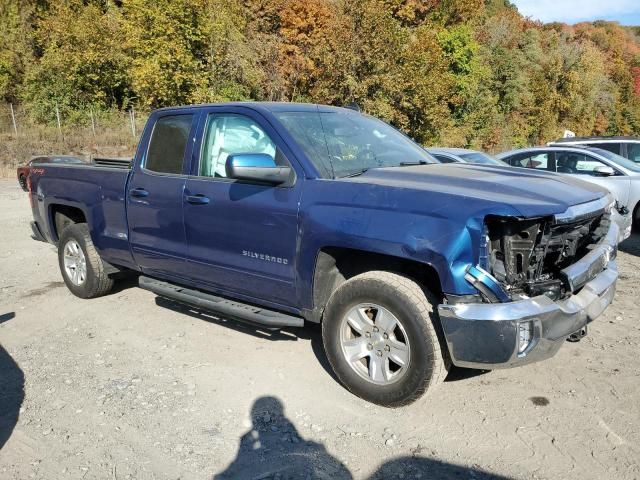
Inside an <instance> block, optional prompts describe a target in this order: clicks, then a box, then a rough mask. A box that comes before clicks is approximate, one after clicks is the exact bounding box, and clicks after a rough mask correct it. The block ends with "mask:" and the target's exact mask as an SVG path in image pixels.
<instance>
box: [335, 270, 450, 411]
mask: <svg viewBox="0 0 640 480" xmlns="http://www.w3.org/2000/svg"><path fill="white" fill-rule="evenodd" d="M431 297H432V296H431V294H430V293H428V292H425V291H424V290H423V289H422V288H421V287H420V286H419V285H418V284H417V283H416V282H414V281H413V280H411V279H409V278H407V277H404V276H402V275H397V274H394V273H390V272H384V271H372V272H367V273H364V274H361V275H357V276H355V277H353V278H351V279H349V280H348V281H346V282H345V283H343V284H342V285H341V286H340V287H339V288H338V289H337V290H336V291H335V292H334V293H333V294H332V296H331V298H330V299H329V302H328V304H327V307H326V309H325V313H324V317H323V323H322V338H323V343H324V347H325V351H326V353H327V357H328V359H329V363H331V366H332V368H333V370H334V372H335V373H336V375H337V376H338V378H339V379H340V381H341V382H342V383H343V384H344V385H345V387H346V388H347V389H348V390H349V391H351V392H352V393H354V394H355V395H358V396H359V397H362V398H363V399H365V400H367V401H370V402H373V403H376V404H378V405H383V406H386V407H398V406H401V405H406V404H409V403H412V402H414V401H415V400H416V399H418V398H419V397H420V396H422V394H424V393H425V392H426V391H427V389H430V388H433V387H435V386H436V385H438V384H439V383H441V382H442V381H443V380H444V378H445V377H446V375H447V372H448V369H449V365H450V362H449V361H448V358H447V354H446V352H445V351H444V349H443V348H442V347H443V345H442V344H441V342H440V340H439V339H438V333H437V330H436V328H438V324H437V319H436V318H434V315H436V313H435V312H434V307H433V305H434V304H435V301H434V298H431Z"/></svg>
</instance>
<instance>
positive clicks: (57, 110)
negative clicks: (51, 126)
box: [56, 102, 64, 141]
mask: <svg viewBox="0 0 640 480" xmlns="http://www.w3.org/2000/svg"><path fill="white" fill-rule="evenodd" d="M56 119H57V120H58V133H59V134H60V138H61V139H62V141H64V135H62V122H61V121H60V109H59V108H58V102H56Z"/></svg>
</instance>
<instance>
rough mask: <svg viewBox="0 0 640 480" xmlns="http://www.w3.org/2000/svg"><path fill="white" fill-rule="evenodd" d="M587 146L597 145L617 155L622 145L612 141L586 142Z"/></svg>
mask: <svg viewBox="0 0 640 480" xmlns="http://www.w3.org/2000/svg"><path fill="white" fill-rule="evenodd" d="M588 146H589V147H598V148H601V149H603V150H608V151H609V152H612V153H617V154H618V155H622V152H621V151H620V147H621V146H622V144H621V143H614V142H603V143H590V144H588Z"/></svg>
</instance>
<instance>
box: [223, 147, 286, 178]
mask: <svg viewBox="0 0 640 480" xmlns="http://www.w3.org/2000/svg"><path fill="white" fill-rule="evenodd" d="M225 170H226V173H227V177H228V178H235V179H238V180H249V181H252V182H259V183H269V184H271V185H280V184H282V183H285V182H287V181H288V180H289V179H290V178H291V167H282V166H279V165H276V161H275V160H274V159H273V157H272V156H271V155H267V154H266V153H238V154H235V155H229V156H228V157H227V162H226V164H225Z"/></svg>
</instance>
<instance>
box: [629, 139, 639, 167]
mask: <svg viewBox="0 0 640 480" xmlns="http://www.w3.org/2000/svg"><path fill="white" fill-rule="evenodd" d="M627 158H628V159H629V160H631V161H632V162H636V163H640V143H627Z"/></svg>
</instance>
